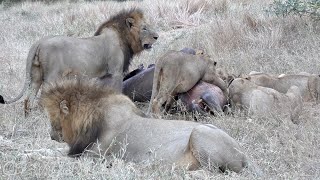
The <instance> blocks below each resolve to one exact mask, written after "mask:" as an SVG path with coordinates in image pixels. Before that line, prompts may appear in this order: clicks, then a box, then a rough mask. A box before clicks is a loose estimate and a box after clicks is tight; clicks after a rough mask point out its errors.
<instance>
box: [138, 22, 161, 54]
mask: <svg viewBox="0 0 320 180" xmlns="http://www.w3.org/2000/svg"><path fill="white" fill-rule="evenodd" d="M139 31H140V37H139V39H140V41H141V46H142V47H143V49H150V48H152V44H153V43H155V42H156V40H157V39H158V37H159V35H158V34H157V33H156V32H155V31H154V30H153V29H152V28H151V27H150V25H148V24H146V23H143V24H142V25H141V26H140V30H139Z"/></svg>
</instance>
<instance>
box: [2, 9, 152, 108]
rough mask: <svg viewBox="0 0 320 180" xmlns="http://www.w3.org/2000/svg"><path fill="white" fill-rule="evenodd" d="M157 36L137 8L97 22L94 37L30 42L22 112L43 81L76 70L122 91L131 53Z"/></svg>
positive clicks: (141, 48)
mask: <svg viewBox="0 0 320 180" xmlns="http://www.w3.org/2000/svg"><path fill="white" fill-rule="evenodd" d="M157 38H158V35H157V33H156V32H154V31H153V30H152V28H151V27H150V25H148V24H147V23H146V21H145V18H144V15H143V12H142V11H141V10H139V9H131V10H127V11H122V12H120V13H118V14H117V15H115V16H113V17H111V18H110V19H109V20H108V21H106V22H105V23H103V24H102V25H100V27H99V28H98V30H97V31H96V32H95V34H94V36H93V37H89V38H75V37H67V36H55V37H46V38H43V39H41V40H39V41H38V42H36V43H35V44H33V45H32V47H31V49H30V51H29V54H28V58H27V65H26V81H25V85H24V88H23V90H22V91H21V93H20V94H19V95H18V96H17V97H16V98H14V99H13V100H7V101H5V103H6V104H10V103H12V102H15V101H17V100H19V99H20V98H21V97H22V96H23V95H24V94H25V92H26V90H27V88H29V90H28V91H27V92H28V93H27V95H26V98H25V112H26V113H27V112H28V111H29V108H30V105H32V104H33V100H34V98H35V96H36V95H37V93H38V91H39V89H40V86H41V84H42V83H43V82H49V81H53V80H55V79H57V78H60V77H62V76H65V75H68V74H70V73H71V74H73V73H79V74H81V75H86V76H88V77H92V78H93V77H94V78H99V79H101V80H102V81H104V82H105V83H106V84H109V85H110V86H111V87H114V88H115V89H117V90H119V91H121V89H122V78H123V77H122V76H123V72H126V71H127V70H128V67H129V64H130V61H131V59H132V57H133V55H135V54H138V53H140V52H141V51H143V50H144V49H149V48H151V47H152V44H153V43H154V42H155V41H156V39H157Z"/></svg>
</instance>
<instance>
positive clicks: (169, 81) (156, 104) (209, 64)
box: [148, 50, 228, 115]
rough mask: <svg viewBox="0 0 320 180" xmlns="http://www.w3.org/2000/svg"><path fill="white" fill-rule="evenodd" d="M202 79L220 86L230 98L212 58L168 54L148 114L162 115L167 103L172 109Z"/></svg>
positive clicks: (156, 76) (160, 64) (156, 78)
mask: <svg viewBox="0 0 320 180" xmlns="http://www.w3.org/2000/svg"><path fill="white" fill-rule="evenodd" d="M199 80H202V81H204V82H207V83H211V84H214V85H216V86H218V87H219V88H220V89H221V90H222V91H223V93H224V95H225V97H228V89H227V86H226V84H225V82H224V81H223V80H222V79H221V78H220V77H219V76H218V75H217V73H216V62H215V61H213V60H211V59H210V58H209V56H208V55H203V54H198V55H197V54H196V55H192V54H188V53H184V52H180V51H173V50H171V51H168V52H167V53H166V54H164V55H163V56H162V57H160V59H158V61H157V62H156V65H155V71H154V77H153V85H152V95H151V99H150V105H149V108H148V113H150V112H151V113H154V114H157V115H159V113H160V108H161V106H162V105H163V104H164V103H165V109H166V110H168V109H169V108H170V106H171V104H172V103H173V100H174V97H175V96H176V95H177V94H178V93H184V92H187V91H188V90H190V89H191V88H192V87H193V86H194V85H195V84H196V83H197V82H198V81H199Z"/></svg>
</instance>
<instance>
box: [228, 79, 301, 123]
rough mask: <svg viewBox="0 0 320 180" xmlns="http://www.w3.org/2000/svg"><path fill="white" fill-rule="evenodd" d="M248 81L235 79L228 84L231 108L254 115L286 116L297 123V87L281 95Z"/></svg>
mask: <svg viewBox="0 0 320 180" xmlns="http://www.w3.org/2000/svg"><path fill="white" fill-rule="evenodd" d="M248 79H250V77H249V78H248ZM248 79H246V78H236V79H234V80H233V81H232V83H231V84H230V86H229V92H230V102H231V105H232V107H233V108H240V109H244V108H245V109H247V110H248V111H249V113H252V114H256V115H268V114H283V115H288V116H289V117H290V119H291V120H292V122H293V123H298V118H299V115H300V113H301V110H302V97H301V94H300V91H299V88H298V87H297V86H292V87H290V88H289V90H288V91H287V92H286V94H283V93H280V92H278V91H276V90H274V89H271V88H267V87H262V86H258V85H256V84H254V83H253V82H250V81H249V80H248Z"/></svg>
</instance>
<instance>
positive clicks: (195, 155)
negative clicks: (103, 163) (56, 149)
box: [41, 79, 247, 172]
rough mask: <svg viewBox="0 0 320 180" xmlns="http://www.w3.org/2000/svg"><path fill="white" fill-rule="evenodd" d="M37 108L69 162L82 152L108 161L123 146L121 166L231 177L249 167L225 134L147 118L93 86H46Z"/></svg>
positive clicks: (82, 82) (128, 102)
mask: <svg viewBox="0 0 320 180" xmlns="http://www.w3.org/2000/svg"><path fill="white" fill-rule="evenodd" d="M41 104H42V105H43V106H44V108H45V110H46V111H47V112H48V115H49V119H50V121H51V128H52V130H51V138H52V139H54V140H56V141H60V142H61V141H62V140H63V141H65V142H66V143H68V144H69V146H70V150H69V155H71V156H78V155H80V154H81V153H83V152H84V150H85V149H90V150H91V151H90V152H92V151H93V152H96V153H99V152H101V151H102V154H104V153H105V154H106V155H107V156H108V155H110V154H112V153H117V152H119V151H120V149H121V148H123V147H122V145H121V142H126V144H127V146H126V150H125V154H124V155H123V156H122V157H123V159H124V160H125V161H133V162H142V161H145V160H162V161H163V162H165V163H169V164H172V163H175V164H177V165H179V166H186V167H188V169H197V168H199V167H200V166H202V167H207V168H209V169H212V168H219V169H221V170H222V171H224V170H227V169H229V170H232V171H235V172H239V171H241V170H242V169H243V168H244V167H246V165H247V160H246V157H245V155H244V154H243V152H241V148H240V146H239V144H238V143H237V142H236V140H234V139H233V138H232V137H230V136H229V135H228V134H227V133H225V132H224V131H223V130H221V129H219V128H217V127H215V126H213V125H211V124H200V123H196V122H190V121H182V120H163V119H149V118H146V117H144V115H143V113H142V112H141V111H140V110H139V109H138V108H137V107H136V106H135V105H134V103H133V102H132V101H131V100H130V99H129V98H128V97H126V96H125V95H122V94H118V93H116V92H114V91H113V90H111V89H109V88H106V87H103V86H102V85H97V84H96V82H95V81H93V80H91V81H86V80H79V79H73V80H63V81H59V82H56V83H51V84H48V85H47V86H45V88H44V90H43V93H42V95H41ZM97 141H98V142H99V145H97V144H96V143H95V142H97Z"/></svg>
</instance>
